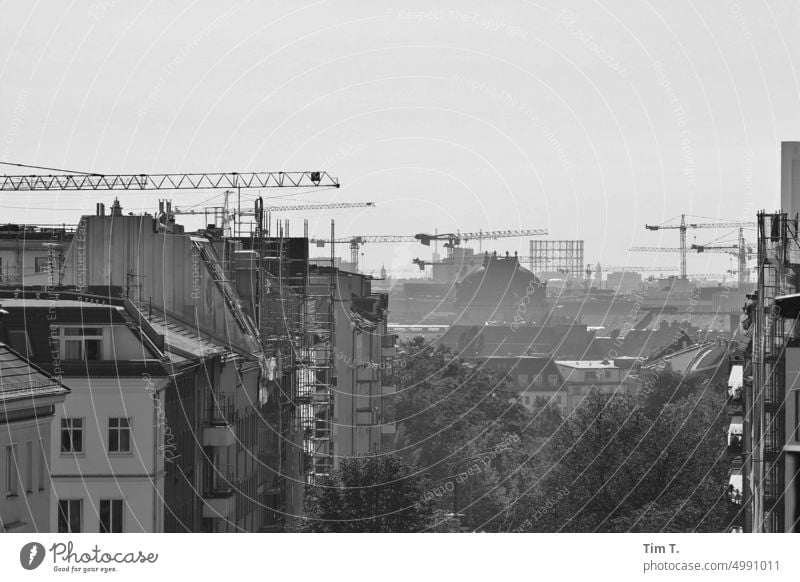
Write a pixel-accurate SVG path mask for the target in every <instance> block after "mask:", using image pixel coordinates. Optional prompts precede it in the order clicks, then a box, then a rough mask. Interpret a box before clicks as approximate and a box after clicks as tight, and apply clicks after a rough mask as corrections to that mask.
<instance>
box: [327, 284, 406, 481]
mask: <svg viewBox="0 0 800 582" xmlns="http://www.w3.org/2000/svg"><path fill="white" fill-rule="evenodd" d="M323 273H324V269H320V270H319V271H318V274H323ZM335 276H336V296H335V310H334V317H335V320H334V329H335V334H334V347H335V378H336V389H335V390H334V398H333V411H334V414H333V437H332V438H333V454H334V467H338V465H339V463H340V462H341V460H342V459H344V458H348V457H355V456H360V455H366V454H370V453H376V452H379V451H382V450H390V449H391V448H392V444H393V442H394V436H395V432H396V425H395V422H394V415H393V411H392V407H391V403H390V402H391V395H392V394H394V393H395V392H396V387H395V380H394V373H395V371H396V368H397V366H398V365H399V363H398V362H397V345H396V342H397V337H396V336H395V335H394V334H390V333H389V331H388V327H387V326H388V312H389V298H388V294H386V293H373V292H372V287H371V283H372V278H371V277H370V276H368V275H362V274H358V273H350V272H347V271H340V270H338V269H336V271H335Z"/></svg>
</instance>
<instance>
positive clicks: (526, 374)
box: [464, 354, 568, 410]
mask: <svg viewBox="0 0 800 582" xmlns="http://www.w3.org/2000/svg"><path fill="white" fill-rule="evenodd" d="M464 361H465V362H468V363H470V364H473V365H475V366H479V367H481V368H484V369H486V370H491V371H493V372H495V373H497V374H499V375H500V381H501V383H500V386H498V388H499V389H500V390H501V391H502V392H503V393H505V394H506V395H507V396H508V397H509V398H510V399H512V400H514V401H516V402H519V403H520V404H522V405H523V406H524V407H525V408H526V409H528V410H534V409H535V408H537V407H538V406H539V403H541V402H546V403H548V404H552V405H554V406H558V407H560V408H561V409H562V410H566V409H567V405H568V394H567V390H566V389H565V388H564V383H563V378H562V377H561V371H560V370H559V368H558V366H557V365H556V363H555V361H554V360H553V359H552V358H551V357H550V356H549V355H546V354H542V355H531V356H484V357H473V358H464Z"/></svg>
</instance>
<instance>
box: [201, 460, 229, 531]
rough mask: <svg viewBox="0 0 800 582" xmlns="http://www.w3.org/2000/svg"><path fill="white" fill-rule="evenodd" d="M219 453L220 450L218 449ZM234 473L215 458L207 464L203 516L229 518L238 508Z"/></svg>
mask: <svg viewBox="0 0 800 582" xmlns="http://www.w3.org/2000/svg"><path fill="white" fill-rule="evenodd" d="M217 453H218V451H217ZM233 492H234V484H233V474H232V473H231V472H230V471H229V468H228V466H226V465H221V464H220V458H219V457H217V458H214V459H213V460H211V461H210V462H208V463H207V464H206V466H205V478H204V484H203V517H208V518H215V517H216V518H222V519H229V518H230V517H232V516H233V512H234V511H235V509H236V498H235V496H234V494H233Z"/></svg>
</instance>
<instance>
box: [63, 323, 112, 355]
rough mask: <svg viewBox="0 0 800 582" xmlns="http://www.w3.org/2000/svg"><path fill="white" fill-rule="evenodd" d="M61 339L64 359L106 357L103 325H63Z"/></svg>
mask: <svg viewBox="0 0 800 582" xmlns="http://www.w3.org/2000/svg"><path fill="white" fill-rule="evenodd" d="M60 339H61V358H62V359H63V360H86V361H96V360H102V359H104V358H103V356H104V354H103V328H102V327H62V328H61V338H60Z"/></svg>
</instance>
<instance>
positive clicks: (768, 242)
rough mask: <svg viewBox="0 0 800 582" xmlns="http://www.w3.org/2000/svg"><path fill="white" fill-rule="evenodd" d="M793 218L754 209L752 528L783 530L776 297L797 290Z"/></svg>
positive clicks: (783, 338) (781, 356) (781, 327)
mask: <svg viewBox="0 0 800 582" xmlns="http://www.w3.org/2000/svg"><path fill="white" fill-rule="evenodd" d="M799 249H800V247H799V246H798V230H797V219H796V218H794V219H790V218H789V217H788V216H787V215H786V214H785V213H764V212H762V213H759V214H758V287H757V293H756V294H757V299H756V306H755V317H754V334H753V348H752V370H753V382H752V388H750V389H748V386H747V384H745V398H744V406H745V430H746V431H747V433H748V437H749V438H748V439H747V440H749V445H750V446H749V451H748V453H749V454H748V455H747V458H746V479H745V483H744V486H745V498H746V499H747V500H748V505H749V507H748V508H747V514H748V517H749V520H748V521H750V522H751V523H750V524H749V527H748V528H747V529H748V530H750V531H753V532H782V531H784V483H785V479H784V460H785V459H784V457H785V453H784V452H783V445H784V444H785V442H786V438H785V437H786V435H785V432H786V427H785V418H784V417H785V397H786V387H785V381H786V374H785V348H786V347H787V340H788V339H789V338H788V337H787V333H786V329H785V324H784V318H783V317H781V314H780V313H779V312H778V310H777V308H776V305H775V298H776V297H779V296H781V295H787V294H791V293H796V292H797V284H796V276H795V275H796V272H797V269H798V267H799V266H800V257H799V256H798V254H799V253H798V252H797V251H798V250H799Z"/></svg>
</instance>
